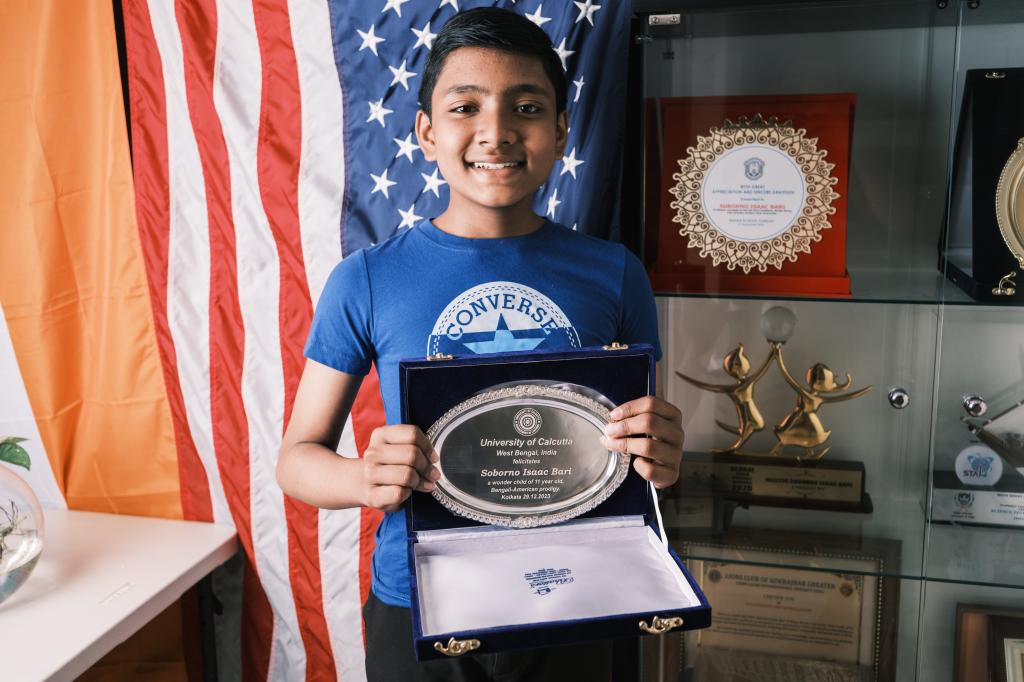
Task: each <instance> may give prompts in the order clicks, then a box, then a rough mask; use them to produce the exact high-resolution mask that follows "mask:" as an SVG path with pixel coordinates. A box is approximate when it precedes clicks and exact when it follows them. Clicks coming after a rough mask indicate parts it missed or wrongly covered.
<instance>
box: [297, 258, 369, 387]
mask: <svg viewBox="0 0 1024 682" xmlns="http://www.w3.org/2000/svg"><path fill="white" fill-rule="evenodd" d="M305 355H306V357H307V358H309V359H310V360H313V361H315V362H319V363H320V364H321V365H327V366H328V367H332V368H334V369H336V370H338V371H339V372H345V373H346V374H352V375H356V376H365V375H366V373H367V372H369V371H370V364H371V363H372V362H373V360H374V355H375V354H374V347H373V301H372V299H371V295H370V280H369V276H368V274H367V270H366V257H365V255H364V254H363V252H362V251H358V252H356V253H354V254H352V255H351V256H349V257H348V258H346V259H344V260H343V261H341V262H340V263H338V265H336V266H335V267H334V270H333V271H332V272H331V276H330V277H329V278H328V279H327V284H326V285H325V286H324V290H323V293H322V294H321V295H320V301H319V302H318V303H317V305H316V312H314V313H313V324H312V325H311V326H310V328H309V337H308V338H307V339H306V348H305Z"/></svg>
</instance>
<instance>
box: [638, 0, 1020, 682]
mask: <svg viewBox="0 0 1024 682" xmlns="http://www.w3.org/2000/svg"><path fill="white" fill-rule="evenodd" d="M634 7H635V13H636V14H635V21H634V26H633V33H634V36H633V38H634V42H633V47H632V54H631V65H632V68H631V74H632V75H631V83H630V89H631V90H630V91H631V93H632V96H631V98H630V107H631V108H630V113H629V120H630V125H629V127H628V131H627V138H628V139H627V148H628V149H630V150H632V153H631V154H629V155H628V161H627V164H629V167H628V168H627V172H626V177H627V186H626V191H625V193H624V196H625V200H624V208H623V210H624V220H623V224H624V225H633V226H642V230H641V229H636V230H626V229H624V232H623V235H622V237H623V241H624V242H626V243H627V244H628V245H630V246H631V247H632V248H634V249H635V250H636V251H637V252H638V253H640V254H642V257H643V260H644V263H645V265H646V266H647V268H648V272H649V274H650V278H651V282H652V286H653V287H654V290H655V293H656V295H657V298H658V305H659V318H660V320H661V324H662V329H661V338H662V343H663V350H664V357H663V359H662V362H661V371H662V376H661V377H660V379H661V382H662V386H663V389H664V394H665V395H666V397H667V398H668V399H669V400H670V401H671V402H673V403H674V404H676V405H677V406H679V407H680V408H681V410H682V411H683V425H684V428H685V430H686V447H685V450H686V455H685V463H684V466H683V471H682V474H681V476H680V480H679V483H678V484H677V485H676V486H675V487H674V488H672V489H670V490H667V491H665V494H664V496H663V499H662V503H661V504H662V512H663V515H664V521H665V526H666V528H667V530H668V535H669V538H670V541H671V543H672V544H673V546H674V547H675V548H676V550H677V551H678V552H679V553H680V555H681V556H684V558H685V559H686V560H687V562H688V564H689V566H690V569H691V573H692V574H693V575H694V577H695V578H696V579H697V580H699V581H700V583H701V586H702V589H703V590H704V592H705V593H706V594H707V596H708V598H709V601H710V603H711V605H712V622H713V626H712V627H711V628H710V629H707V630H702V631H697V632H691V633H686V634H685V635H682V634H673V633H671V632H669V633H667V634H664V635H661V636H659V637H656V638H649V639H648V640H646V641H645V642H643V644H642V652H641V668H642V674H641V678H642V679H644V680H652V681H653V680H665V681H668V680H671V681H672V682H675V681H676V680H691V681H693V682H705V681H727V682H740V681H747V680H758V681H765V682H772V681H775V680H779V681H781V680H815V681H816V680H832V681H835V680H850V681H853V680H857V681H867V680H877V681H881V682H885V681H890V680H900V681H902V680H929V681H931V680H955V681H957V682H960V681H964V682H966V681H973V680H990V679H991V680H1021V679H1024V435H1022V434H1024V407H1021V405H1022V404H1024V403H1022V401H1024V276H1021V277H1019V278H1017V279H1015V278H1016V277H1017V275H1016V274H1015V273H1017V272H1018V271H1019V270H1020V269H1021V268H1022V267H1024V147H1021V148H1018V146H1017V145H1018V140H1021V139H1024V2H1020V0H963V1H959V0H832V1H825V0H817V1H797V0H770V1H769V0H692V1H688V0H636V1H635V2H634Z"/></svg>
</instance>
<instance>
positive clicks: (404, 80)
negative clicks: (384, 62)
mask: <svg viewBox="0 0 1024 682" xmlns="http://www.w3.org/2000/svg"><path fill="white" fill-rule="evenodd" d="M388 68H389V69H391V73H392V74H393V75H394V78H392V79H391V84H392V85H394V84H395V83H401V84H402V87H403V88H405V89H406V90H408V89H409V79H410V78H412V77H413V76H415V75H416V74H415V73H414V72H412V71H406V70H405V60H404V59H403V60H402V65H401V66H399V67H398V68H397V69H396V68H395V67H393V66H388Z"/></svg>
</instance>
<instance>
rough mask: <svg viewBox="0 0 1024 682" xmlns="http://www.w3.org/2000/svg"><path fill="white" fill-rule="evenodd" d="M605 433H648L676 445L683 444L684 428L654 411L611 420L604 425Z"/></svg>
mask: <svg viewBox="0 0 1024 682" xmlns="http://www.w3.org/2000/svg"><path fill="white" fill-rule="evenodd" d="M604 435H606V436H609V437H611V438H625V437H626V436H639V435H648V436H651V437H653V438H657V439H658V440H660V441H665V442H666V443H669V444H671V445H674V446H676V447H682V445H683V429H682V427H681V426H680V425H679V424H678V422H674V421H669V420H668V419H665V418H664V417H661V416H659V415H656V414H654V413H652V412H645V413H644V414H638V415H636V416H635V417H627V418H626V419H623V420H622V421H617V422H609V423H608V424H607V425H606V426H605V427H604Z"/></svg>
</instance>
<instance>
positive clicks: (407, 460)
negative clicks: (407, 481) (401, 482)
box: [372, 443, 431, 474]
mask: <svg viewBox="0 0 1024 682" xmlns="http://www.w3.org/2000/svg"><path fill="white" fill-rule="evenodd" d="M372 461H373V463H374V464H375V465H378V466H379V465H390V464H396V465H404V466H409V467H412V468H414V469H416V470H417V471H422V472H423V473H424V474H426V473H427V472H429V471H430V468H431V463H430V460H428V459H427V457H426V455H424V454H423V451H422V450H421V449H420V448H419V447H417V446H416V445H410V444H401V445H396V444H392V443H385V444H383V445H380V446H378V447H376V448H374V451H373V458H372Z"/></svg>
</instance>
